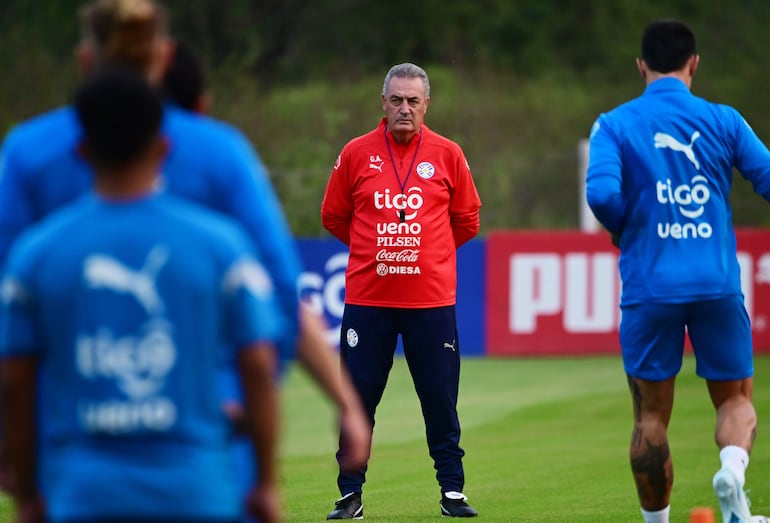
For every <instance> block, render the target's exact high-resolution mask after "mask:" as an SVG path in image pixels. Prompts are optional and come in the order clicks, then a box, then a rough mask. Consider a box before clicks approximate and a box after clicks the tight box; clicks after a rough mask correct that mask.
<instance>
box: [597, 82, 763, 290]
mask: <svg viewBox="0 0 770 523" xmlns="http://www.w3.org/2000/svg"><path fill="white" fill-rule="evenodd" d="M609 143H612V145H611V146H609V147H608V146H607V145H608V144H609ZM759 146H761V144H759V143H758V140H757V139H756V137H755V136H754V135H753V132H751V131H750V129H749V128H748V125H747V124H746V123H745V122H744V121H743V119H742V118H741V117H740V115H739V114H738V113H737V111H735V110H734V109H732V108H730V107H727V106H724V105H719V104H715V103H711V102H708V101H706V100H704V99H702V98H699V97H696V96H694V95H692V94H691V93H690V92H689V90H688V89H687V87H686V86H685V85H684V83H682V82H681V81H679V80H677V79H673V78H664V79H661V80H657V81H655V82H653V83H652V84H650V85H649V86H648V87H647V90H646V91H645V93H644V94H643V95H642V96H640V97H638V98H636V99H634V100H632V101H630V102H628V103H625V104H623V105H621V106H619V107H618V108H616V109H615V110H613V111H611V112H609V113H607V114H604V115H602V116H600V118H599V120H598V121H597V124H595V128H594V131H593V132H592V141H591V155H592V157H593V158H592V161H591V168H590V169H589V179H590V180H592V181H591V182H590V183H593V180H595V179H596V178H594V176H595V175H597V174H601V173H603V172H605V169H608V170H609V171H610V172H611V171H612V170H613V167H612V165H613V164H615V165H617V162H622V188H623V195H624V196H623V197H624V202H625V206H626V207H625V217H624V224H623V229H622V236H623V239H622V246H623V249H622V251H621V256H620V265H619V266H620V271H621V275H622V276H623V302H624V303H626V304H630V303H634V302H637V301H640V300H648V299H652V300H657V301H670V302H678V301H689V300H691V299H708V298H717V297H722V296H727V295H731V294H738V293H740V281H739V269H738V262H737V258H736V256H735V255H734V252H735V234H734V231H733V226H732V210H731V207H730V201H729V194H730V188H731V185H732V176H733V167H734V166H735V167H738V168H739V169H741V168H743V169H742V174H743V175H744V176H746V177H747V178H749V179H752V181H753V180H754V179H755V178H758V177H761V176H762V173H763V172H764V173H767V171H768V169H769V168H770V163H768V161H767V159H768V157H767V155H766V149H765V150H764V152H762V147H759ZM615 151H617V153H616V152H615ZM616 154H619V157H618V156H616ZM763 155H764V160H762V157H763ZM758 161H759V163H757V162H758ZM762 161H764V166H762V164H761V162H762ZM605 162H606V163H605ZM608 165H609V166H610V167H609V168H607V166H608ZM757 167H759V169H757ZM730 252H732V253H733V254H729V253H730ZM726 253H728V254H726Z"/></svg>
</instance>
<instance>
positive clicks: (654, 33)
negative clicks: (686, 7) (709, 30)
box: [642, 20, 696, 74]
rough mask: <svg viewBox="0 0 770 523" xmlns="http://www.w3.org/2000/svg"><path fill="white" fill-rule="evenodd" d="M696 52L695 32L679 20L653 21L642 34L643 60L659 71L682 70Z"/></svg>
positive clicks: (648, 65)
mask: <svg viewBox="0 0 770 523" xmlns="http://www.w3.org/2000/svg"><path fill="white" fill-rule="evenodd" d="M695 53H696V50H695V34H694V33H693V32H692V30H691V29H690V28H689V27H687V25H686V24H684V23H682V22H680V21H678V20H658V21H655V22H652V23H651V24H649V25H648V26H647V28H646V29H645V30H644V34H643V35H642V60H644V61H645V63H646V64H647V67H649V68H650V69H652V70H653V71H656V72H658V73H663V74H665V73H671V72H673V71H678V70H680V69H681V68H682V67H684V66H685V65H686V64H687V60H689V59H690V57H691V56H693V55H694V54H695Z"/></svg>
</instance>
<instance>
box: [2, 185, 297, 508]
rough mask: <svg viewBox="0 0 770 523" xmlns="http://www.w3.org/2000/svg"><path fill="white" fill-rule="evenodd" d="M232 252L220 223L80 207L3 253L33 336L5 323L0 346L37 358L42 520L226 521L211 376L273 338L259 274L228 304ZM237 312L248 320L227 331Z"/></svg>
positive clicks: (237, 247) (230, 479)
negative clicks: (30, 310)
mask: <svg viewBox="0 0 770 523" xmlns="http://www.w3.org/2000/svg"><path fill="white" fill-rule="evenodd" d="M247 252H249V244H248V241H247V240H246V238H245V234H244V233H243V232H242V230H241V229H240V228H238V227H236V226H235V225H234V224H233V223H232V222H230V221H229V220H227V219H225V218H223V217H220V216H217V215H214V214H213V213H211V212H210V211H208V210H204V209H199V208H197V207H195V206H193V205H191V204H189V203H187V202H183V201H181V200H177V199H176V198H172V197H170V196H165V195H156V196H153V197H151V198H146V199H143V200H139V201H133V202H125V203H121V204H114V203H111V204H107V203H105V202H104V201H102V200H100V199H98V198H94V197H90V196H88V197H86V198H84V199H83V200H82V201H80V202H78V203H76V204H75V205H73V206H69V207H67V208H66V209H63V210H62V211H60V212H57V213H55V215H52V216H51V218H50V219H49V220H47V221H46V222H44V223H41V224H40V226H39V227H35V228H34V229H32V230H30V232H28V233H26V234H25V235H24V236H23V239H22V240H20V243H19V244H18V245H17V246H15V247H14V250H13V251H12V254H11V256H10V258H9V267H8V269H9V274H10V275H11V276H12V277H14V279H15V281H17V282H19V285H20V287H19V288H22V289H26V290H27V292H28V293H29V294H31V295H32V296H33V297H34V299H35V303H36V310H37V311H39V312H38V315H37V317H38V318H40V324H39V325H38V327H39V328H40V332H42V333H44V334H43V336H44V337H43V338H42V339H41V340H37V341H39V342H40V343H38V344H36V343H34V341H35V339H34V338H27V336H28V331H29V329H25V328H24V326H25V323H24V320H23V313H19V314H20V315H19V316H16V317H17V318H22V320H21V321H18V322H16V323H14V322H11V323H9V325H10V327H9V328H8V329H7V331H8V332H7V333H5V335H6V336H7V337H8V338H7V339H6V340H5V341H4V344H5V346H6V347H22V348H23V347H25V346H30V345H31V346H35V345H39V344H42V345H44V346H46V347H47V350H46V353H45V354H44V357H43V358H42V368H41V383H40V386H41V395H40V416H41V419H42V420H44V421H45V423H43V424H41V430H42V431H43V432H42V434H41V440H40V442H41V450H42V463H41V478H42V481H43V485H42V489H43V492H44V493H45V495H46V502H47V505H48V507H49V510H50V511H51V515H52V516H53V517H54V518H97V519H98V518H104V517H108V516H112V517H117V516H120V517H123V518H127V517H128V518H130V517H136V518H139V517H143V516H148V515H154V516H155V517H158V516H159V515H160V516H168V517H176V518H179V517H199V518H200V517H209V518H220V519H227V518H231V519H235V518H236V517H237V516H238V514H240V513H241V503H242V500H241V498H240V494H241V491H240V489H239V488H238V486H237V484H236V479H235V478H234V470H233V467H232V462H231V461H230V460H231V457H230V454H229V451H228V445H229V437H230V426H229V424H228V422H227V420H226V419H225V417H224V415H223V412H222V408H221V396H220V394H219V392H218V391H217V389H216V386H215V383H216V380H217V375H216V373H217V367H218V366H219V365H220V364H221V361H222V358H223V357H224V356H225V355H224V354H223V353H222V352H221V351H223V350H224V349H223V347H225V346H229V347H234V346H240V345H243V344H244V343H247V342H253V341H255V340H257V339H261V340H267V341H271V340H274V339H275V337H276V336H277V332H278V331H279V330H282V327H281V325H280V322H279V319H278V318H277V317H276V316H275V315H274V314H275V312H274V307H272V304H273V302H272V296H271V295H270V290H269V289H270V285H269V280H268V279H267V278H266V277H264V273H263V272H262V273H260V274H262V276H263V278H264V279H262V280H261V281H260V279H259V278H257V279H253V278H252V279H251V280H250V284H252V285H253V284H255V283H256V284H257V287H260V288H259V289H257V294H259V295H260V296H259V298H258V299H256V298H244V297H242V296H241V294H242V293H237V292H234V293H233V295H232V296H230V295H229V294H228V292H227V291H228V289H229V287H228V285H226V283H232V280H226V276H229V275H232V274H234V273H233V271H234V270H236V268H239V267H240V266H241V265H240V264H241V263H243V260H244V253H247ZM254 267H255V270H256V272H257V273H259V270H258V266H256V265H254ZM249 290H254V289H253V288H250V289H249ZM244 309H246V310H249V311H251V312H254V313H255V315H254V317H255V318H258V319H259V321H255V322H252V323H251V324H250V322H242V318H243V317H244V313H243V311H244ZM236 322H238V328H234V327H233V326H234V325H236ZM14 326H15V327H14ZM236 333H238V334H237V335H236ZM224 335H233V337H232V338H225V337H224ZM223 341H225V342H226V343H223ZM6 350H7V349H6Z"/></svg>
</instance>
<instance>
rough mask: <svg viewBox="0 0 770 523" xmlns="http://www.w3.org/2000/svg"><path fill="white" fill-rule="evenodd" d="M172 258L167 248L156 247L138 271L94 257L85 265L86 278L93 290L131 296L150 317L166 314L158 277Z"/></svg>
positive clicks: (107, 258) (99, 255)
mask: <svg viewBox="0 0 770 523" xmlns="http://www.w3.org/2000/svg"><path fill="white" fill-rule="evenodd" d="M168 256H169V253H168V250H167V249H166V248H165V247H162V246H156V247H154V248H153V249H152V250H151V251H150V252H149V253H148V254H147V259H146V260H145V262H144V266H143V267H141V268H140V269H139V270H138V271H135V270H132V269H131V268H129V267H126V266H125V265H123V264H122V263H121V262H119V261H118V260H116V259H115V258H112V257H110V256H105V255H102V254H92V255H91V256H89V257H88V258H86V260H85V262H84V263H83V277H84V278H85V280H86V282H88V284H89V285H90V286H91V287H94V288H105V289H110V290H112V291H114V292H118V293H124V294H130V295H131V296H133V297H134V298H135V299H136V301H138V302H139V304H140V305H141V306H142V307H143V308H144V310H146V311H147V313H148V314H158V313H161V312H163V302H162V301H161V299H160V296H159V295H158V291H157V289H156V288H155V278H156V277H157V275H158V271H160V269H161V267H162V266H163V265H164V264H165V263H166V260H168Z"/></svg>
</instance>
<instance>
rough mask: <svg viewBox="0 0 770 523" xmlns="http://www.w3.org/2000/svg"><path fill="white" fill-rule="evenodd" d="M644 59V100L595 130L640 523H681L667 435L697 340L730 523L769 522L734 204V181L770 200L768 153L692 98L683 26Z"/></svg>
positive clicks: (691, 40)
mask: <svg viewBox="0 0 770 523" xmlns="http://www.w3.org/2000/svg"><path fill="white" fill-rule="evenodd" d="M641 47H642V49H641V51H642V54H641V58H638V59H637V61H636V62H637V66H638V69H639V73H640V74H641V76H642V78H643V79H644V81H645V83H646V89H645V90H644V93H643V94H642V95H641V96H639V97H638V98H635V99H633V100H631V101H629V102H627V103H625V104H622V105H620V106H619V107H617V108H615V109H613V110H612V111H610V112H608V113H605V114H602V115H601V116H599V118H598V119H597V120H596V122H595V123H594V125H593V128H592V130H591V141H590V144H591V154H590V161H589V166H588V174H587V180H586V197H587V200H588V204H589V205H590V207H591V209H592V210H593V213H594V215H595V216H596V218H597V219H598V220H599V221H600V222H601V223H602V225H604V227H606V228H607V230H609V232H610V233H612V238H613V243H615V244H616V245H617V246H618V247H619V248H620V259H619V269H620V276H621V280H622V285H623V291H622V296H621V300H620V307H621V310H622V320H621V323H620V345H621V348H622V354H623V363H624V367H625V371H626V374H627V376H628V384H629V388H630V391H631V397H632V400H633V414H634V429H633V434H632V438H631V444H630V462H631V470H632V472H633V476H634V481H635V482H636V488H637V492H638V496H639V501H640V504H641V509H642V514H643V516H644V521H645V522H647V523H667V522H668V521H669V507H670V505H669V498H670V495H671V487H672V485H673V481H674V474H673V464H672V458H671V452H670V449H669V444H668V437H667V429H668V424H669V421H670V418H671V410H672V406H673V402H674V382H675V380H676V375H677V374H678V373H679V371H680V370H681V365H682V355H683V350H684V342H685V332H687V334H688V335H689V338H690V341H691V342H692V346H693V349H694V353H695V359H696V373H697V374H698V376H700V377H702V378H704V379H705V380H706V384H707V386H708V391H709V395H710V397H711V401H712V403H713V405H714V408H715V409H716V415H717V416H716V430H715V434H714V436H715V440H716V444H717V446H718V447H719V458H720V460H721V467H720V468H719V470H718V471H717V472H716V474H715V475H714V477H713V487H714V491H715V493H716V496H717V498H718V500H719V505H720V508H721V511H722V516H723V521H724V523H748V522H749V521H756V522H759V521H767V519H765V518H764V517H762V516H754V517H753V518H752V515H751V512H750V510H749V504H748V501H747V499H746V496H745V493H744V484H745V481H746V467H747V465H748V463H749V453H750V452H751V448H752V445H753V444H754V437H755V434H756V429H757V415H756V412H755V409H754V406H753V404H752V391H753V387H754V382H753V374H754V364H753V355H752V338H751V325H750V320H749V317H748V314H747V312H746V308H745V306H744V303H743V294H742V292H741V286H740V276H739V266H738V259H737V255H736V240H735V232H734V229H733V224H732V211H731V208H730V202H729V193H730V187H731V184H732V178H733V168H736V169H737V170H738V172H739V173H740V174H741V175H742V176H743V177H744V178H746V179H747V180H749V181H750V182H751V183H752V185H753V187H754V190H755V191H756V192H757V193H758V194H760V195H761V196H762V197H763V198H765V199H766V200H770V152H768V149H767V147H766V146H765V145H764V144H763V143H762V142H761V141H760V140H759V138H757V136H756V135H755V133H754V131H752V129H751V128H750V127H749V125H748V124H747V123H746V121H745V120H744V119H743V117H742V116H741V115H740V114H739V113H738V112H737V111H736V110H735V109H733V108H731V107H728V106H725V105H720V104H715V103H711V102H709V101H707V100H704V99H702V98H699V97H697V96H694V95H693V94H692V93H691V92H690V87H691V83H692V79H693V75H694V74H695V71H696V69H697V68H698V62H699V59H700V57H699V55H698V54H697V52H696V48H695V36H694V34H693V32H692V31H691V30H690V29H689V28H688V27H687V26H686V25H685V24H683V23H681V22H679V21H674V20H661V21H656V22H653V23H651V24H650V25H648V26H647V28H646V29H645V31H644V34H643V36H642V46H641Z"/></svg>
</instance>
